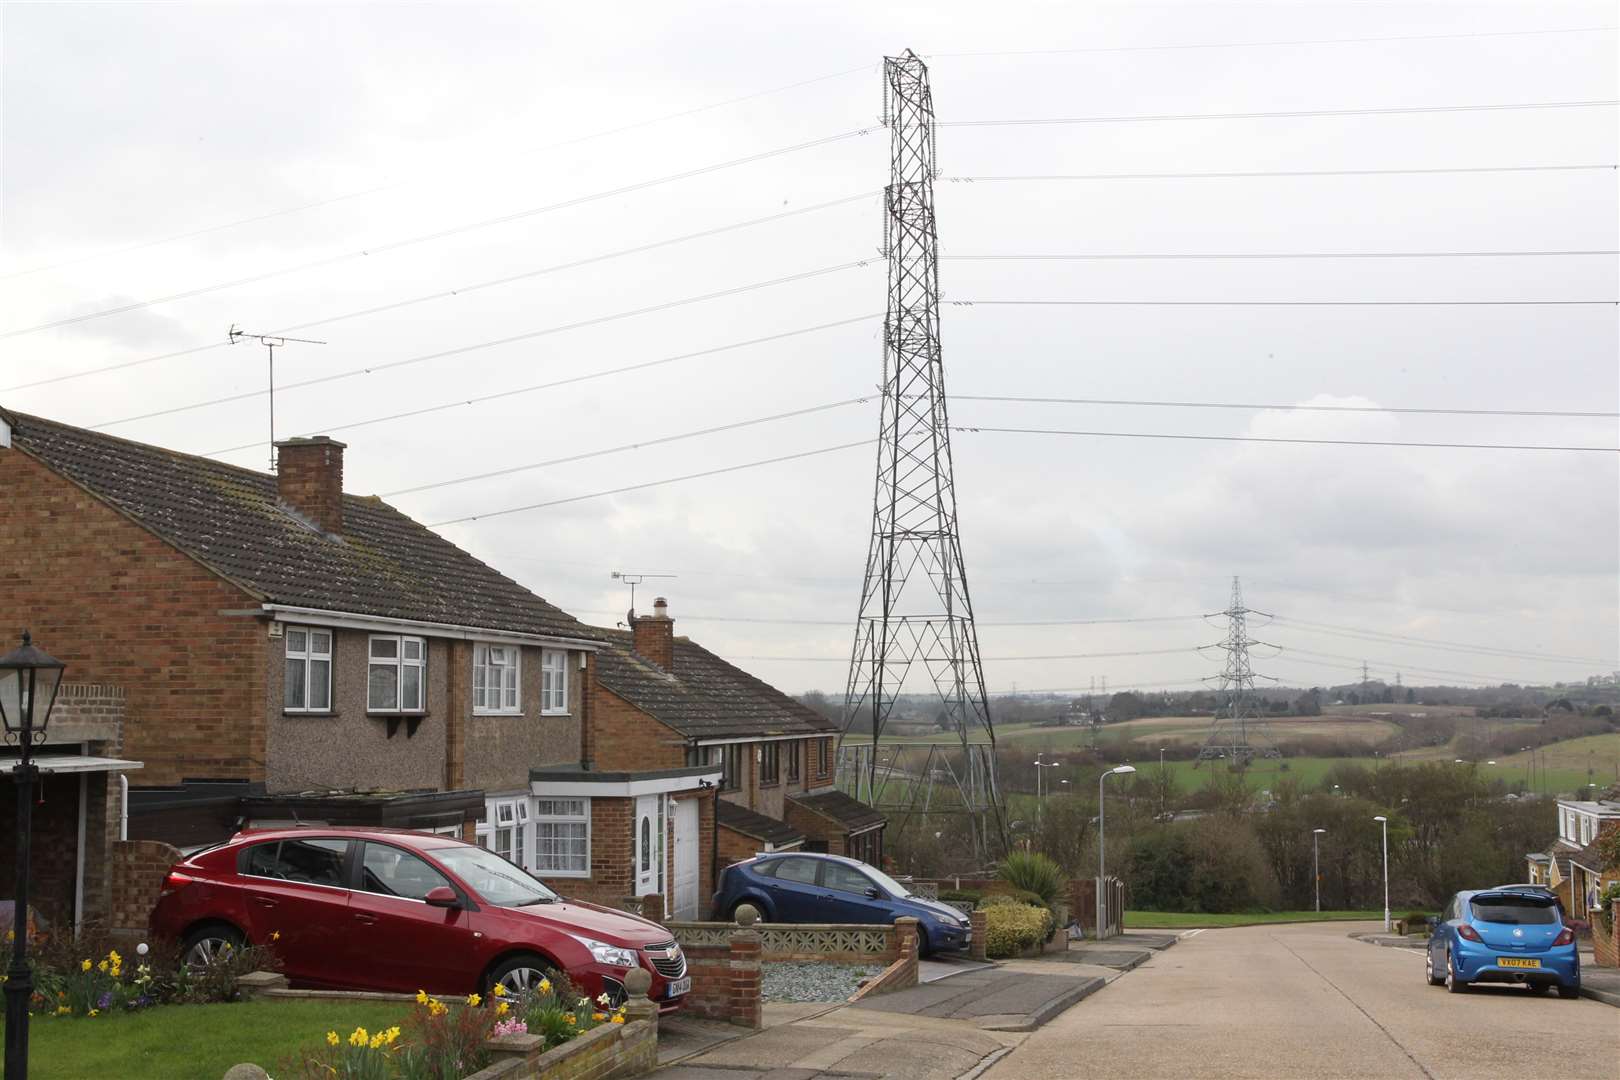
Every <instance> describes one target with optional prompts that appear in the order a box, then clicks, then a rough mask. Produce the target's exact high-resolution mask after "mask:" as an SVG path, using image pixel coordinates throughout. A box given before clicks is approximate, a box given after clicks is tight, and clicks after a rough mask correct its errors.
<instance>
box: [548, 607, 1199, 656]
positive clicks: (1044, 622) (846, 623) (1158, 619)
mask: <svg viewBox="0 0 1620 1080" xmlns="http://www.w3.org/2000/svg"><path fill="white" fill-rule="evenodd" d="M559 606H560V607H562V608H563V609H564V610H565V611H572V612H576V613H577V614H580V615H615V614H618V613H617V612H612V611H591V610H588V609H585V608H580V607H575V606H573V605H569V604H561V605H559ZM681 618H682V619H683V620H685V621H687V622H713V623H745V624H755V625H763V626H836V627H840V628H842V629H846V630H847V629H849V627H850V626H852V625H854V620H853V619H769V618H763V617H758V616H750V615H688V614H686V613H684V612H683V613H682V614H681ZM1202 618H1203V616H1202V615H1151V616H1146V617H1138V618H1123V619H1037V620H1033V621H1030V620H1022V621H1014V622H998V621H994V620H991V621H985V620H982V619H974V620H973V621H974V623H975V624H976V625H978V626H1009V627H1010V626H1120V625H1124V624H1126V623H1163V622H1191V621H1195V620H1198V619H1202ZM1177 651H1180V650H1177Z"/></svg>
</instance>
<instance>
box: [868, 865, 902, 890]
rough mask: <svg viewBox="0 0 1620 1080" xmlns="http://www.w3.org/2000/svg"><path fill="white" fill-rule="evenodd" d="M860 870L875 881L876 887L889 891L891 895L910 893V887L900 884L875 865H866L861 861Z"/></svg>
mask: <svg viewBox="0 0 1620 1080" xmlns="http://www.w3.org/2000/svg"><path fill="white" fill-rule="evenodd" d="M861 870H862V871H863V872H864V873H866V874H867V875H868V876H869V877H871V878H872V880H874V881H876V882H877V884H878V888H880V889H882V890H883V891H884V892H887V893H889V894H890V895H891V896H910V895H911V890H910V889H908V888H906V887H905V886H904V885H902V884H900V883H899V882H898V881H896V880H894V878H892V877H890V876H889V875H888V874H885V873H884V872H883V871H881V870H879V869H878V868H877V867H875V866H867V865H866V864H865V863H862V864H861Z"/></svg>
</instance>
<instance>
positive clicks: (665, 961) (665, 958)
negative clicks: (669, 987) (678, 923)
mask: <svg viewBox="0 0 1620 1080" xmlns="http://www.w3.org/2000/svg"><path fill="white" fill-rule="evenodd" d="M642 951H643V952H645V953H646V954H647V959H648V960H650V961H651V962H652V966H653V970H654V971H656V972H658V974H660V975H662V976H663V977H664V978H666V979H678V978H680V977H681V976H682V975H685V974H686V956H685V955H684V954H683V953H682V952H681V947H680V946H679V945H677V944H675V942H674V940H673V939H672V940H670V941H665V942H661V943H659V944H657V945H649V946H648V947H647V948H645V949H643V950H642Z"/></svg>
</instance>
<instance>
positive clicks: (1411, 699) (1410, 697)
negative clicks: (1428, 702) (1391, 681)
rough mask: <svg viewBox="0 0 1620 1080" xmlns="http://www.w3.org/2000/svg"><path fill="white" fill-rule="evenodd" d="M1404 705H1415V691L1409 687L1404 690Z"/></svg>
mask: <svg viewBox="0 0 1620 1080" xmlns="http://www.w3.org/2000/svg"><path fill="white" fill-rule="evenodd" d="M1406 703H1407V704H1408V705H1416V704H1417V691H1416V690H1413V689H1412V688H1411V687H1410V686H1408V687H1407V688H1406Z"/></svg>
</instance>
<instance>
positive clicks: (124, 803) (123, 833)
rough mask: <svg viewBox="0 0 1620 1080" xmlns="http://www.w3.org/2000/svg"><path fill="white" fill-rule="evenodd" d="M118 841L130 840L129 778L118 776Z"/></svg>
mask: <svg viewBox="0 0 1620 1080" xmlns="http://www.w3.org/2000/svg"><path fill="white" fill-rule="evenodd" d="M118 839H120V840H128V839H129V777H128V776H126V775H124V774H123V773H119V774H118Z"/></svg>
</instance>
